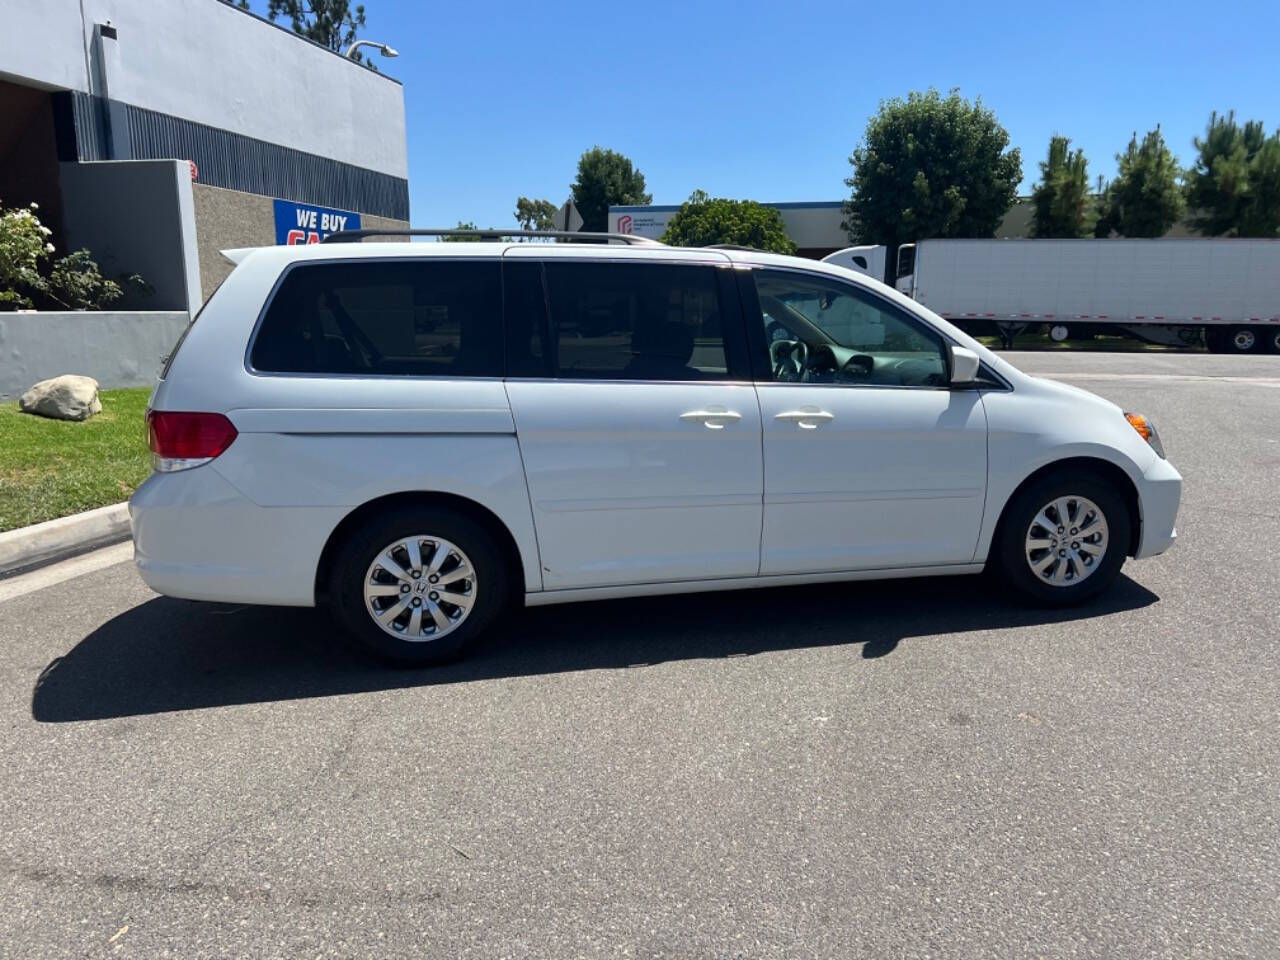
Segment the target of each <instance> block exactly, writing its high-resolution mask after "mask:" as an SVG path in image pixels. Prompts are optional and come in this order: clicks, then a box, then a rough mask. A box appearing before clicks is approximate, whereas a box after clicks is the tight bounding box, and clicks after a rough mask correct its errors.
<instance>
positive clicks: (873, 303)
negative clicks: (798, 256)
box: [754, 270, 947, 387]
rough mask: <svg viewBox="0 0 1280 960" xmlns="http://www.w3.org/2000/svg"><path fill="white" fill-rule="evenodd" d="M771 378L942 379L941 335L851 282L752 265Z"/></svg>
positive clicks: (884, 382)
mask: <svg viewBox="0 0 1280 960" xmlns="http://www.w3.org/2000/svg"><path fill="white" fill-rule="evenodd" d="M754 276H755V283H756V293H757V294H758V295H759V298H760V312H761V314H762V318H763V321H764V327H765V339H766V341H767V342H768V344H769V366H770V370H771V371H772V379H773V380H775V381H779V382H784V383H839V384H851V385H857V384H874V385H879V386H901V387H937V386H945V385H946V382H947V376H946V369H947V368H946V359H945V356H946V354H945V348H944V345H943V342H942V338H941V337H940V336H939V335H938V334H936V333H934V332H933V331H932V330H929V329H928V328H926V327H925V326H924V325H923V324H921V323H919V322H917V321H915V320H913V319H912V318H910V317H909V316H907V315H906V314H905V313H904V312H903V311H901V310H899V309H898V308H896V307H894V306H892V305H891V304H888V303H886V302H884V301H882V300H880V299H879V298H878V297H876V296H874V295H873V294H870V293H867V292H864V291H862V290H859V289H858V288H856V287H853V286H851V285H846V284H842V283H840V282H838V281H834V280H826V279H824V278H820V277H814V276H806V275H804V274H799V273H790V272H781V271H778V272H774V271H769V270H759V271H755V273H754Z"/></svg>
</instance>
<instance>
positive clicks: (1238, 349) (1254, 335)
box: [1227, 327, 1262, 353]
mask: <svg viewBox="0 0 1280 960" xmlns="http://www.w3.org/2000/svg"><path fill="white" fill-rule="evenodd" d="M1261 346H1262V338H1261V337H1260V336H1258V331H1257V330H1255V329H1254V328H1253V327H1235V328H1233V329H1232V331H1231V333H1230V335H1229V336H1228V337H1227V352H1228V353H1253V352H1254V351H1256V350H1258V349H1259V348H1260V347H1261Z"/></svg>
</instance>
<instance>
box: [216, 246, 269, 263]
mask: <svg viewBox="0 0 1280 960" xmlns="http://www.w3.org/2000/svg"><path fill="white" fill-rule="evenodd" d="M261 249H262V248H261V247H235V248H233V249H231V250H219V251H218V252H219V253H220V254H222V255H223V256H224V257H225V258H226V259H227V260H229V261H231V262H232V263H233V264H236V265H237V266H238V265H239V264H240V262H241V261H242V260H244V258H245V257H247V256H248V255H249V254H251V253H253V251H255V250H261Z"/></svg>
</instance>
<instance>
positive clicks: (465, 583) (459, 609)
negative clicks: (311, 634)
mask: <svg viewBox="0 0 1280 960" xmlns="http://www.w3.org/2000/svg"><path fill="white" fill-rule="evenodd" d="M477 588H478V584H477V582H476V574H475V568H474V567H473V566H472V564H471V559H470V558H469V557H468V556H467V555H466V554H465V553H463V551H462V550H461V549H459V548H458V546H457V545H456V544H453V543H451V542H450V541H448V540H445V539H444V538H443V537H437V536H433V535H431V534H418V535H415V536H411V537H404V538H402V539H400V540H396V541H394V542H393V543H390V544H388V545H387V546H386V547H384V548H383V549H382V550H380V551H379V552H378V554H377V555H376V556H375V557H374V559H373V562H372V563H371V564H369V569H368V571H367V572H366V573H365V578H364V604H365V609H366V610H367V611H368V612H369V616H371V617H372V618H373V621H374V623H376V624H377V625H378V626H379V627H380V628H381V629H382V630H383V632H385V633H388V634H390V635H391V636H393V637H396V638H398V639H401V640H408V641H411V642H415V643H419V642H427V641H431V640H437V639H439V638H441V637H443V636H445V635H447V634H449V633H452V632H453V631H454V630H457V629H458V627H460V626H461V625H462V624H463V622H464V621H465V620H466V619H467V617H468V615H470V613H471V610H472V608H473V607H474V606H475V601H476V592H477Z"/></svg>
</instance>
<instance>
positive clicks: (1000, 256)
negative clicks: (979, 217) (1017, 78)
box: [824, 238, 1280, 353]
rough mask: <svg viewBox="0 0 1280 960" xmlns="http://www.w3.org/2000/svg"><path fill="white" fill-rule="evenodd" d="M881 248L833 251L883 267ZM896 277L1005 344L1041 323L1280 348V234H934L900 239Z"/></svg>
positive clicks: (840, 258)
mask: <svg viewBox="0 0 1280 960" xmlns="http://www.w3.org/2000/svg"><path fill="white" fill-rule="evenodd" d="M874 249H875V248H868V247H850V248H848V250H840V251H837V252H836V253H833V254H831V255H830V256H828V257H826V258H824V259H826V260H827V261H829V262H833V263H838V264H841V265H842V266H849V267H852V268H854V269H862V271H863V272H865V273H870V274H871V275H872V276H876V275H877V274H875V273H874V272H873V264H874V263H875V261H876V258H875V256H874V255H872V254H870V253H869V251H871V250H874ZM851 251H856V253H851ZM854 256H857V257H860V258H861V259H862V260H863V261H865V263H866V265H867V267H866V268H859V266H858V264H857V263H855V262H853V259H852V258H853V257H854ZM846 261H847V262H846ZM879 262H881V263H883V260H880V261H879ZM868 268H871V269H868ZM879 275H880V276H883V274H879ZM896 286H897V288H898V290H900V291H901V292H902V293H905V294H907V296H909V297H911V298H912V299H914V300H916V301H917V302H918V303H921V304H924V305H925V306H927V307H929V309H931V310H933V311H934V312H935V313H939V314H941V315H942V316H944V317H946V318H947V319H948V320H950V321H951V322H952V323H955V324H956V325H957V326H959V327H961V328H962V329H965V330H967V331H968V332H970V333H973V334H993V333H994V334H998V335H999V336H1000V338H1001V340H1002V341H1003V343H1004V344H1005V346H1006V347H1007V346H1010V345H1012V342H1013V338H1014V337H1016V336H1017V335H1018V334H1020V333H1023V332H1026V331H1029V330H1035V329H1043V330H1044V331H1045V332H1046V333H1048V334H1049V336H1050V337H1052V338H1053V339H1054V340H1066V339H1068V338H1070V337H1076V338H1080V337H1090V336H1094V335H1096V334H1097V333H1100V332H1116V333H1122V334H1126V335H1129V336H1133V337H1137V338H1139V339H1141V340H1144V341H1147V342H1149V343H1161V344H1168V345H1174V346H1198V345H1200V344H1203V345H1205V346H1207V347H1208V348H1209V349H1210V350H1212V351H1215V352H1219V353H1259V352H1263V351H1270V352H1273V353H1280V240H1243V239H1199V238H1185V239H1184V238H1176V239H1172V238H1169V239H1158V240H1127V239H1124V240H1122V239H1108V240H924V241H921V242H920V243H915V244H907V245H905V246H903V247H900V248H899V250H898V269H897V282H896Z"/></svg>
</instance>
